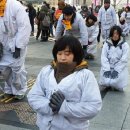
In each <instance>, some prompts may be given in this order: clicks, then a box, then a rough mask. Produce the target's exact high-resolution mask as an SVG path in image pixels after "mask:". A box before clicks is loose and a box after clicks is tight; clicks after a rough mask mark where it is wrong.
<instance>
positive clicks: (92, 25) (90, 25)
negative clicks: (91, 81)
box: [85, 14, 99, 59]
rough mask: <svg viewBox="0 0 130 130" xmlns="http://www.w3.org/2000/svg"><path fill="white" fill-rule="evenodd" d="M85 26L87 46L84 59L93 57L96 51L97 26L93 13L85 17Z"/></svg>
mask: <svg viewBox="0 0 130 130" xmlns="http://www.w3.org/2000/svg"><path fill="white" fill-rule="evenodd" d="M86 26H87V31H88V46H87V53H88V54H87V56H86V57H85V58H86V59H94V58H95V57H96V53H97V37H98V33H99V26H98V22H97V17H96V16H94V15H93V14H91V15H89V16H88V17H87V19H86Z"/></svg>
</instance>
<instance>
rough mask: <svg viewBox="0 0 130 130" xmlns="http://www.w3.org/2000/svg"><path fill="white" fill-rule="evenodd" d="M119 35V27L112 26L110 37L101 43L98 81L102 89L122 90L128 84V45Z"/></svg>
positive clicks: (120, 33)
mask: <svg viewBox="0 0 130 130" xmlns="http://www.w3.org/2000/svg"><path fill="white" fill-rule="evenodd" d="M121 35H122V30H121V28H120V27H119V26H113V27H112V28H111V30H110V39H108V40H107V41H106V42H105V43H104V45H103V48H102V54H101V72H100V81H99V84H100V87H101V89H102V90H103V89H104V88H108V87H109V88H112V89H113V88H114V89H116V90H119V91H123V89H124V87H126V86H127V85H128V67H127V63H128V55H129V45H128V43H127V42H125V41H124V40H123V38H122V37H121Z"/></svg>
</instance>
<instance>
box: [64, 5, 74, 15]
mask: <svg viewBox="0 0 130 130" xmlns="http://www.w3.org/2000/svg"><path fill="white" fill-rule="evenodd" d="M74 12H75V11H74V9H73V7H72V6H65V7H64V9H63V14H66V15H72V14H73V13H74Z"/></svg>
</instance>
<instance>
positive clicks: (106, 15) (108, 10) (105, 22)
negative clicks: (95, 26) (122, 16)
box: [98, 0, 117, 40]
mask: <svg viewBox="0 0 130 130" xmlns="http://www.w3.org/2000/svg"><path fill="white" fill-rule="evenodd" d="M98 20H99V24H100V26H101V34H102V38H103V39H104V40H106V39H107V38H108V37H109V33H110V28H111V27H112V26H114V25H116V24H117V17H116V11H115V9H114V8H113V7H112V6H111V5H110V0H104V5H103V6H102V7H101V8H100V9H99V13H98Z"/></svg>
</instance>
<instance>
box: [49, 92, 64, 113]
mask: <svg viewBox="0 0 130 130" xmlns="http://www.w3.org/2000/svg"><path fill="white" fill-rule="evenodd" d="M64 99H65V97H64V95H63V94H62V92H61V91H57V92H54V93H53V94H52V95H51V98H50V103H49V106H50V107H51V109H52V111H53V112H54V113H55V114H56V113H58V112H59V110H60V107H61V105H62V103H63V101H64Z"/></svg>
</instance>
